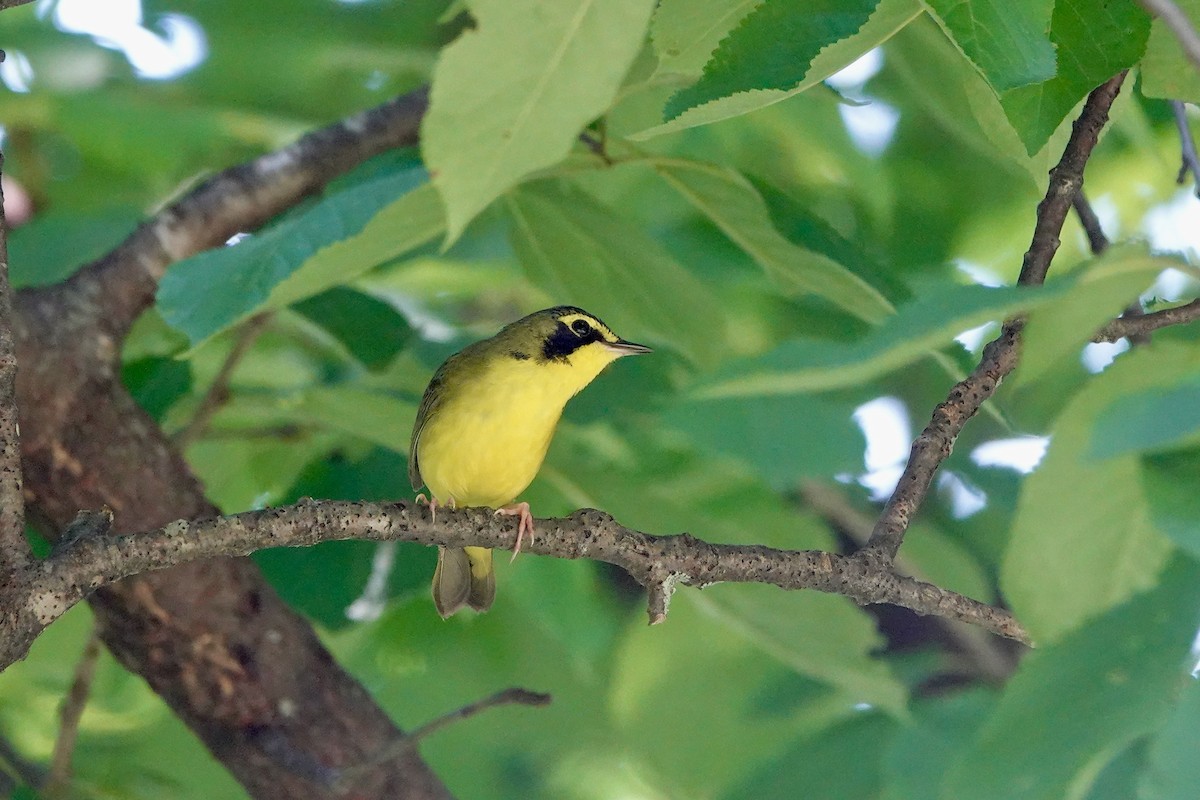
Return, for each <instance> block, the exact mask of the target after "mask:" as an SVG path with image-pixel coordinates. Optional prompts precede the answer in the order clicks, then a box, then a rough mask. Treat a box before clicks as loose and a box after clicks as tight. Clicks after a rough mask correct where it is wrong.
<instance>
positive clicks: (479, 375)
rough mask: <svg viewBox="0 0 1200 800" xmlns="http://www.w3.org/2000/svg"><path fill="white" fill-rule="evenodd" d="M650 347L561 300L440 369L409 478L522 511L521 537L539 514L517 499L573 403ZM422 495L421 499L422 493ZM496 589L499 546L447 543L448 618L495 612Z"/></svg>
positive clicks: (500, 510) (455, 497)
mask: <svg viewBox="0 0 1200 800" xmlns="http://www.w3.org/2000/svg"><path fill="white" fill-rule="evenodd" d="M649 352H650V348H649V347H645V346H644V345H640V344H634V343H633V342H627V341H625V340H624V339H621V338H619V337H618V336H617V335H616V334H615V333H613V332H612V330H611V329H610V328H609V327H608V326H607V325H605V324H604V323H603V322H601V321H600V320H599V319H598V318H597V317H595V316H593V315H592V314H589V313H588V312H586V311H584V310H583V309H581V308H575V307H574V306H558V307H556V308H547V309H545V310H544V311H538V312H535V313H533V314H530V315H529V316H527V317H524V318H522V319H519V320H517V321H516V322H514V323H512V324H511V325H509V326H507V327H506V328H504V329H503V330H502V331H500V332H499V333H497V334H496V335H495V336H493V337H492V338H490V339H484V340H483V341H481V342H476V343H475V344H472V345H469V346H468V347H466V348H464V349H463V350H461V351H459V352H458V353H455V354H454V355H452V356H450V357H449V358H448V359H446V361H445V363H444V364H442V365H441V366H440V367H438V370H437V372H435V373H434V375H433V378H432V379H431V380H430V381H429V386H428V388H426V389H425V396H424V397H423V398H421V406H420V408H418V409H417V420H416V422H415V423H414V424H413V432H412V442H411V444H410V445H409V450H408V452H409V457H408V477H409V479H410V480H411V481H412V485H413V489H414V490H416V489H420V488H421V486H422V485H424V486H427V487H428V488H429V492H430V494H431V495H433V496H432V497H431V498H429V505H430V509H431V511H433V512H434V513H436V509H437V507H438V506H447V507H451V508H453V507H455V506H487V507H489V508H494V509H496V513H497V514H511V515H514V516H517V517H518V518H519V521H518V523H517V544H516V547H515V548H514V556H515V554H516V553H517V552H520V550H521V538H522V536H524V535H525V534H526V533H528V535H529V538H530V540H531V541H532V539H533V515H532V514H530V513H529V504H528V503H514V502H513V501H514V500H515V499H516V497H517V495H519V494H520V493H521V492H523V491H525V488H526V487H527V486H529V484H530V483H531V482H532V481H533V478H534V476H535V475H537V472H538V470H539V469H540V468H541V466H542V459H544V458H545V457H546V449H547V448H548V447H549V446H550V438H551V437H552V436H553V435H554V428H555V426H557V425H558V420H559V417H560V416H562V411H563V407H564V406H566V404H567V401H568V400H570V399H571V398H572V397H574V396H575V395H576V394H577V393H578V392H579V391H580V390H581V389H583V387H585V386H587V385H588V384H589V383H591V382H592V379H593V378H595V377H596V376H597V375H599V374H600V371H601V370H603V369H604V368H605V367H606V366H608V365H609V364H611V363H612V362H613V361H615V360H616V359H618V358H620V357H621V356H627V355H634V354H636V353H649ZM420 499H422V498H421V497H418V500H420ZM495 596H496V576H495V573H494V572H493V571H492V551H491V550H489V549H488V548H486V547H466V548H463V547H439V548H438V563H437V570H436V571H435V572H434V573H433V602H434V605H435V606H437V610H438V613H439V614H441V615H442V616H443V617H448V616H450V615H451V614H453V613H455V612H456V611H458V610H459V609H461V608H462V607H463V606H470V607H471V608H473V609H475V610H476V611H486V610H487V609H488V608H490V607H491V605H492V600H493V599H494V598H495Z"/></svg>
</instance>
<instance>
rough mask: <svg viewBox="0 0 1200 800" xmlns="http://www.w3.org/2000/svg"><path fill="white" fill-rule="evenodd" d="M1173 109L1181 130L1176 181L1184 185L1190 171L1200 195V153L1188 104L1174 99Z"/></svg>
mask: <svg viewBox="0 0 1200 800" xmlns="http://www.w3.org/2000/svg"><path fill="white" fill-rule="evenodd" d="M1171 109H1172V110H1173V111H1174V112H1175V127H1176V129H1178V131H1179V160H1180V164H1179V174H1178V175H1177V176H1175V182H1176V183H1178V184H1179V185H1180V186H1182V185H1183V181H1184V179H1185V178H1186V177H1187V175H1188V173H1189V172H1190V173H1192V183H1193V184H1194V185H1195V189H1194V191H1195V193H1196V196H1197V197H1200V155H1197V154H1196V140H1195V139H1194V138H1193V137H1192V126H1191V124H1189V123H1188V118H1187V106H1185V105H1184V103H1183V101H1182V100H1172V101H1171Z"/></svg>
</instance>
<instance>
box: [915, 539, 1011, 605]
mask: <svg viewBox="0 0 1200 800" xmlns="http://www.w3.org/2000/svg"><path fill="white" fill-rule="evenodd" d="M901 561H903V562H904V564H905V565H906V566H911V567H912V568H913V569H914V570H915V571H916V572H918V573H919V574H920V578H921V580H925V581H929V582H930V583H934V584H936V585H938V586H941V587H942V588H944V589H949V590H950V591H952V592H958V593H959V594H962V595H966V596H967V597H972V598H974V599H976V600H982V601H984V602H986V603H990V602H992V601H993V599H994V597H995V593H996V592H995V589H993V587H992V582H991V580H990V579H989V578H988V576H987V574H985V573H984V571H983V568H982V567H981V566H980V565H979V562H978V561H977V560H976V559H975V557H974V556H973V555H972V554H971V552H970V551H969V550H967V548H966V547H964V546H963V544H962V543H960V541H959V540H958V539H957V538H955V537H954V536H951V535H949V534H947V533H944V532H943V531H941V530H940V529H938V528H936V527H934V526H933V525H930V524H928V523H915V524H913V525H912V526H911V527H910V528H909V529H908V534H907V535H906V536H905V537H904V553H903V554H902V555H901Z"/></svg>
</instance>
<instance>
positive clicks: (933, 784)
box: [881, 541, 996, 800]
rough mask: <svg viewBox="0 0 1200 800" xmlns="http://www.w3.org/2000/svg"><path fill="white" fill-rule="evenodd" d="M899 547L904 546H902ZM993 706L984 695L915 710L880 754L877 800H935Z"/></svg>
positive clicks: (942, 699)
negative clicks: (880, 785)
mask: <svg viewBox="0 0 1200 800" xmlns="http://www.w3.org/2000/svg"><path fill="white" fill-rule="evenodd" d="M904 544H905V547H907V546H908V542H907V541H905V543H904ZM995 704H996V694H995V693H994V692H992V691H988V690H985V689H970V690H967V691H965V692H958V693H952V694H946V695H942V696H936V697H933V698H927V699H925V700H923V701H921V702H919V703H917V704H915V707H914V708H913V713H912V721H911V723H910V724H909V725H907V726H905V727H902V728H899V729H897V731H896V736H895V737H894V738H893V739H892V741H891V742H890V743H889V744H888V745H887V747H886V749H885V751H884V755H883V774H884V778H885V782H884V786H885V787H886V788H885V791H884V793H883V796H882V799H881V800H930V798H936V797H937V796H938V795H939V793H940V791H941V785H942V778H943V777H945V775H946V772H947V771H948V770H949V768H950V766H951V765H952V764H953V763H954V761H955V759H956V758H958V756H959V754H960V753H961V752H962V751H963V750H964V749H966V747H967V746H968V745H969V743H970V741H971V739H973V738H974V737H975V733H976V731H978V730H979V728H980V726H982V725H983V723H984V722H985V721H986V720H987V716H988V714H990V713H991V711H992V708H993V707H994V706H995Z"/></svg>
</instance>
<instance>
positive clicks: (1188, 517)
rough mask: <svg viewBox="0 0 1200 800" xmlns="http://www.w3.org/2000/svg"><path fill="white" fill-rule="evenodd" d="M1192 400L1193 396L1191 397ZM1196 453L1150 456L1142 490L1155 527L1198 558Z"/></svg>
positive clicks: (1199, 458)
mask: <svg viewBox="0 0 1200 800" xmlns="http://www.w3.org/2000/svg"><path fill="white" fill-rule="evenodd" d="M1192 397H1193V398H1195V395H1194V394H1193V395H1192ZM1198 485H1200V451H1197V450H1187V451H1184V452H1180V453H1164V454H1161V455H1153V456H1149V457H1147V458H1145V459H1144V460H1143V461H1142V488H1143V489H1144V491H1145V492H1146V500H1147V503H1148V504H1149V507H1150V518H1151V520H1153V521H1154V524H1155V526H1157V528H1158V529H1159V530H1160V531H1162V532H1163V533H1164V534H1166V536H1167V537H1168V538H1170V539H1171V541H1173V542H1174V543H1175V544H1177V545H1178V546H1179V547H1182V548H1183V549H1184V550H1186V551H1187V552H1188V553H1190V554H1191V555H1192V556H1193V557H1195V558H1200V525H1197V524H1196V521H1197V520H1200V492H1197V491H1196V486H1198Z"/></svg>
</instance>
